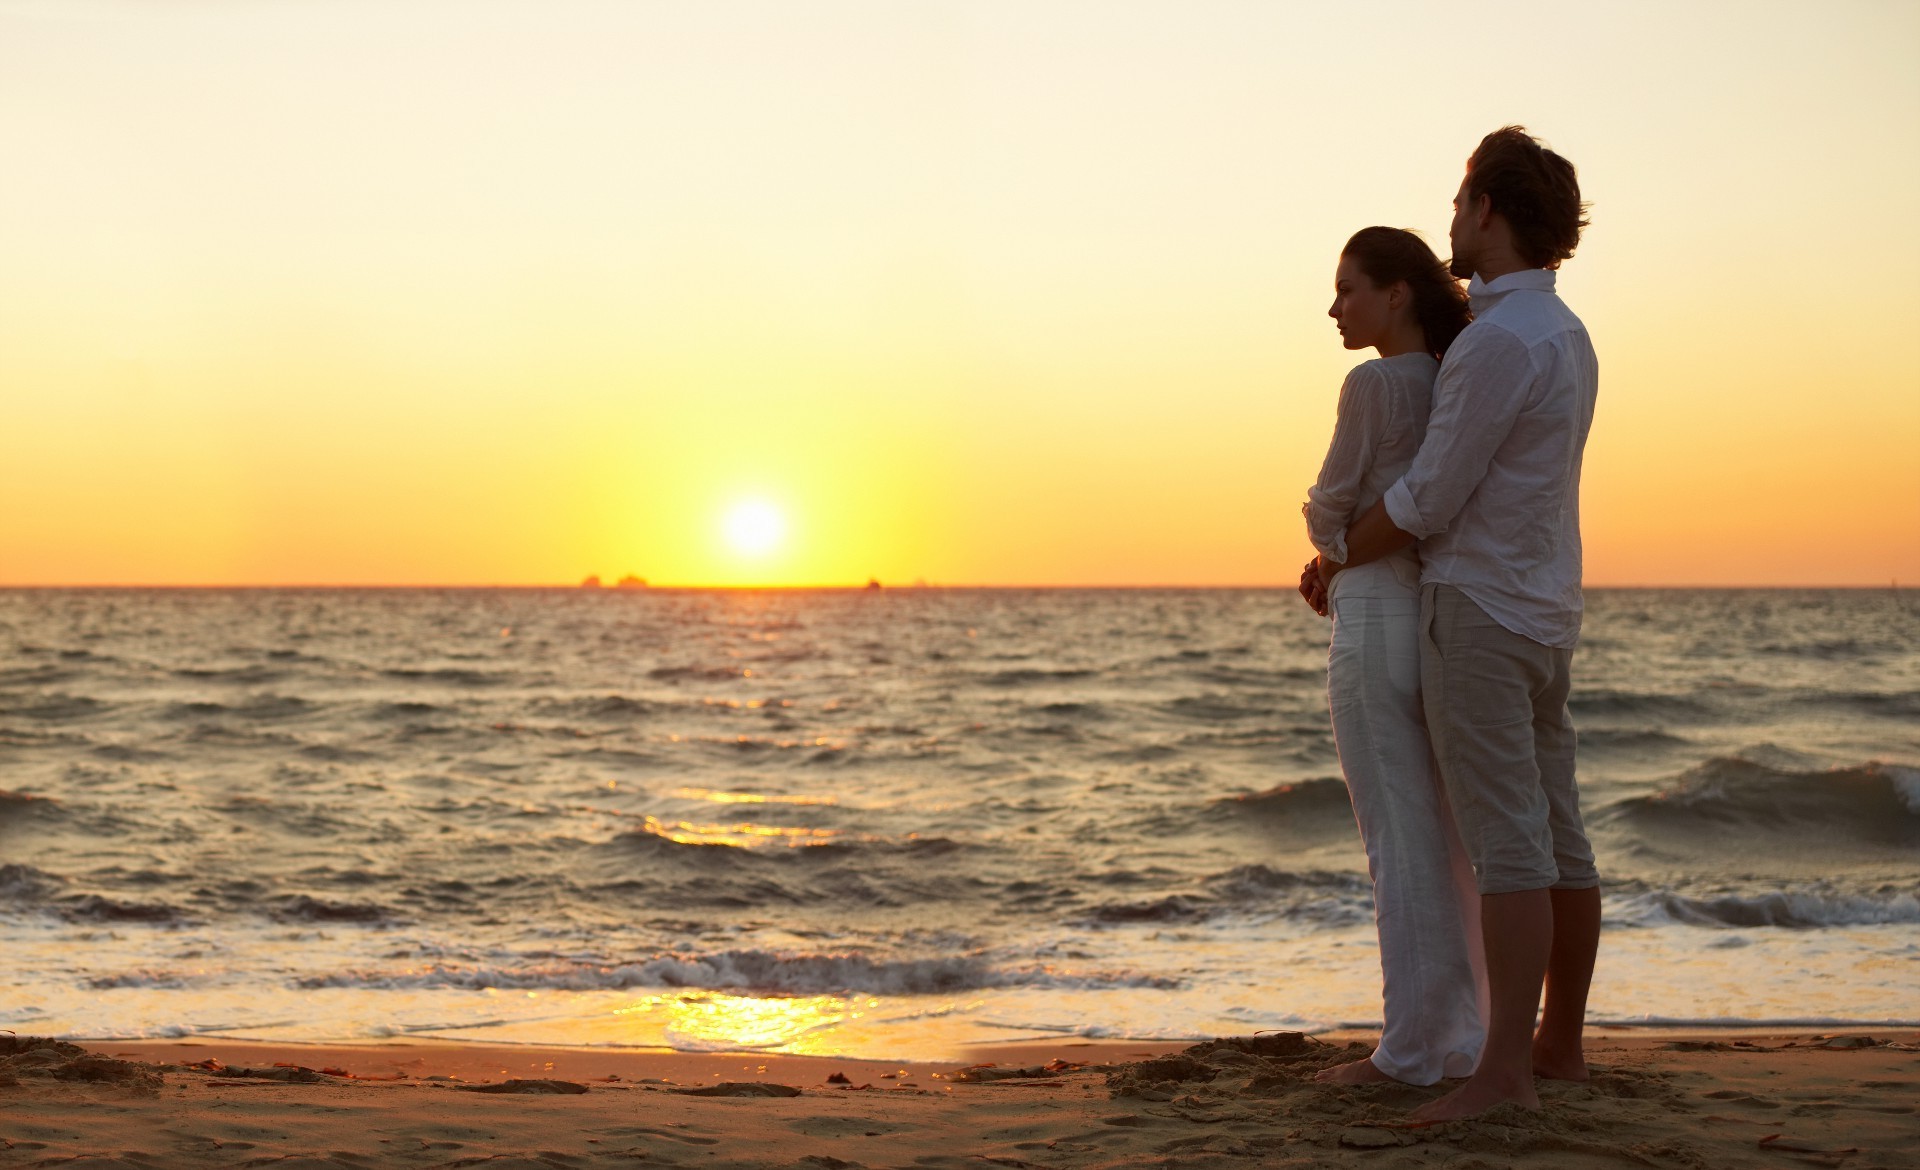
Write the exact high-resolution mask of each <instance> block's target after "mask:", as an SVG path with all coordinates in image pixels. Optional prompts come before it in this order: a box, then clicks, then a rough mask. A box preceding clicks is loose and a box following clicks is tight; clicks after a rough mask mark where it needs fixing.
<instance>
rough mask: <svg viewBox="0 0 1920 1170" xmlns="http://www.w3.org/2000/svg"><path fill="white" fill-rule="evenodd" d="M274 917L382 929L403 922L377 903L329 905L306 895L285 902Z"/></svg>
mask: <svg viewBox="0 0 1920 1170" xmlns="http://www.w3.org/2000/svg"><path fill="white" fill-rule="evenodd" d="M272 913H273V917H274V918H276V919H278V920H280V921H282V922H359V923H365V924H367V925H370V926H382V925H386V924H389V923H393V922H398V921H400V920H401V916H400V915H399V914H397V913H396V912H394V911H393V910H392V909H390V908H388V907H386V906H382V905H380V904H378V903H376V902H330V901H328V900H327V899H325V898H315V897H312V896H310V895H307V894H294V895H292V896H290V897H287V898H284V899H282V900H281V902H280V904H279V905H278V906H276V907H274V909H273V911H272Z"/></svg>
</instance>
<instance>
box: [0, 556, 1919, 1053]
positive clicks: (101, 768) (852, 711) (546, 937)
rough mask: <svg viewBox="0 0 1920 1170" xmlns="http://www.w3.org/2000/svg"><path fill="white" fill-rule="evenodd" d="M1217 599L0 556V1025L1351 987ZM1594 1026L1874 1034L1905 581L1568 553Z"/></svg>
mask: <svg viewBox="0 0 1920 1170" xmlns="http://www.w3.org/2000/svg"><path fill="white" fill-rule="evenodd" d="M1327 636H1328V627H1327V625H1326V624H1325V622H1324V621H1322V620H1321V619H1319V618H1317V617H1315V616H1314V615H1313V614H1312V613H1310V612H1309V611H1308V610H1307V609H1306V607H1305V606H1304V605H1303V604H1301V602H1300V600H1299V598H1298V597H1297V596H1295V595H1294V594H1292V593H1291V592H1290V591H1282V590H1221V589H1204V590H1202V589H1193V590H1181V589H1168V590H1145V589H1110V590H1072V589H1045V590H1019V589H982V590H966V589H887V590H880V591H865V590H854V591H832V590H822V591H695V590H685V591H683V590H660V589H652V590H634V591H613V590H606V591H587V590H578V589H551V590H534V589H524V590H514V589H467V590H460V589H446V590H436V589H393V590H375V589H355V590H327V589H314V590H300V589H261V590H197V589H196V590H185V589H182V590H165V589H159V590H137V589H127V590H114V589H97V590H94V589H88V590H51V589H49V590H33V589H15V590H0V955H4V956H5V958H4V961H3V962H0V1028H7V1029H12V1030H14V1031H16V1032H19V1033H22V1034H29V1033H31V1034H40V1035H56V1036H63V1037H68V1038H131V1037H189V1036H206V1035H218V1036H223V1037H247V1038H258V1039H262V1040H276V1041H353V1040H371V1039H376V1038H394V1037H409V1036H417V1037H432V1038H437V1039H450V1040H474V1041H481V1040H484V1041H490V1042H524V1043H542V1044H563V1045H614V1046H636V1047H656V1046H664V1047H670V1048H675V1049H681V1050H691V1051H700V1050H708V1051H713V1050H726V1051H734V1050H748V1051H751V1050H764V1051H777V1052H792V1053H815V1054H836V1055H847V1056H872V1057H879V1058H886V1059H905V1058H924V1059H936V1058H949V1057H952V1056H954V1055H956V1054H958V1053H959V1052H960V1050H961V1049H962V1048H963V1047H964V1046H966V1045H968V1044H972V1043H977V1042H1000V1041H1007V1040H1017V1039H1023V1038H1032V1037H1043V1036H1080V1037H1116V1038H1117V1037H1126V1038H1138V1039H1186V1038H1198V1037H1207V1036H1213V1035H1221V1034H1246V1033H1250V1032H1253V1031H1255V1030H1259V1029H1273V1028H1287V1029H1304V1030H1319V1029H1327V1028H1333V1027H1338V1026H1365V1025H1377V1024H1378V1022H1379V1013H1380V1006H1379V986H1380V977H1379V970H1378V955H1377V951H1376V949H1375V945H1374V940H1373V928H1372V918H1371V915H1372V906H1371V899H1370V896H1369V892H1368V885H1367V882H1366V880H1365V876H1364V873H1365V870H1364V865H1365V862H1364V856H1363V854H1362V852H1361V850H1360V846H1359V841H1358V837H1357V835H1356V832H1355V829H1354V825H1353V819H1352V814H1351V811H1350V810H1349V807H1348V804H1347V798H1346V793H1345V788H1344V786H1343V785H1342V783H1341V781H1340V779H1339V768H1338V764H1337V761H1336V758H1335V755H1334V749H1333V742H1332V736H1331V733H1330V730H1329V726H1328V721H1327V707H1326V697H1325V682H1326V676H1325V666H1326V648H1327ZM1574 670H1575V692H1574V696H1573V700H1572V707H1573V711H1574V717H1575V720H1576V723H1577V725H1578V727H1579V731H1580V737H1581V738H1580V775H1581V783H1582V789H1583V793H1584V808H1585V810H1586V814H1587V818H1588V822H1589V826H1590V828H1591V830H1592V832H1593V836H1594V840H1595V846H1596V849H1597V852H1598V854H1599V861H1600V866H1601V871H1602V874H1603V877H1604V880H1605V887H1604V888H1605V906H1606V929H1605V932H1604V935H1603V938H1602V940H1601V958H1600V965H1599V970H1598V974H1597V978H1596V982H1595V986H1594V993H1593V997H1592V1002H1591V1005H1590V1012H1591V1019H1592V1020H1594V1021H1595V1022H1599V1023H1638V1024H1674V1025H1680V1024H1685V1025H1722V1024H1724V1025H1736V1024H1747V1025H1768V1024H1788V1023H1791V1024H1795V1025H1814V1024H1819V1025H1825V1024H1886V1023H1892V1022H1899V1023H1902V1024H1907V1025H1913V1024H1917V1023H1920V597H1916V595H1915V594H1914V593H1913V592H1912V591H1905V592H1896V591H1894V590H1891V589H1881V590H1594V591H1590V592H1589V593H1588V597H1587V620H1586V629H1585V635H1584V639H1583V642H1582V644H1581V647H1580V650H1579V652H1578V655H1577V657H1576V659H1575V664H1574Z"/></svg>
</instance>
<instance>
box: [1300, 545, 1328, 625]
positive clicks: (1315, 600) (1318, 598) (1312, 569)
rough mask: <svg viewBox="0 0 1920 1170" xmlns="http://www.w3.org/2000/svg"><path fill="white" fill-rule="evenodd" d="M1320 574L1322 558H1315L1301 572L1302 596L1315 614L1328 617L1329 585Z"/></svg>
mask: <svg viewBox="0 0 1920 1170" xmlns="http://www.w3.org/2000/svg"><path fill="white" fill-rule="evenodd" d="M1320 574H1321V566H1320V558H1319V557H1315V558H1313V559H1312V560H1310V561H1308V562H1307V566H1306V568H1304V569H1302V570H1300V596H1302V597H1304V598H1306V599H1307V604H1308V605H1309V606H1311V607H1312V608H1313V612H1315V613H1317V614H1319V615H1320V616H1321V617H1326V616H1327V585H1326V582H1325V581H1324V580H1323V579H1322V578H1321V575H1320Z"/></svg>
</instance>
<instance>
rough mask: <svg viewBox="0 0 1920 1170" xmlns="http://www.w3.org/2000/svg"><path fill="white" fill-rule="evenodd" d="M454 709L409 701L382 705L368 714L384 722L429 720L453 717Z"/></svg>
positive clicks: (371, 717) (436, 704) (369, 716)
mask: <svg viewBox="0 0 1920 1170" xmlns="http://www.w3.org/2000/svg"><path fill="white" fill-rule="evenodd" d="M452 714H454V709H453V708H452V707H442V706H441V705H440V704H438V703H422V702H418V701H414V700H408V701H405V702H398V703H381V704H378V705H377V706H375V707H374V708H373V709H372V710H370V711H368V712H367V717H368V718H370V719H379V720H382V721H385V720H393V719H428V718H432V717H433V716H435V715H452Z"/></svg>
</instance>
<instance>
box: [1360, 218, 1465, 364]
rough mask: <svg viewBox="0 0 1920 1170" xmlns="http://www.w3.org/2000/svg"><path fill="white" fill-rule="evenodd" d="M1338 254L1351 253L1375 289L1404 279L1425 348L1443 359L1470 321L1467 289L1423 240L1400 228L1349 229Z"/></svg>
mask: <svg viewBox="0 0 1920 1170" xmlns="http://www.w3.org/2000/svg"><path fill="white" fill-rule="evenodd" d="M1340 254H1341V255H1342V256H1351V257H1352V258H1353V260H1354V262H1355V263H1357V264H1359V265H1360V271H1362V272H1364V273H1366V275H1367V279H1368V280H1370V281H1372V282H1373V287H1375V288H1385V287H1386V286H1387V285H1390V284H1397V283H1398V282H1400V281H1403V280H1404V281H1406V282H1407V287H1408V288H1409V289H1411V290H1413V316H1414V320H1416V321H1418V322H1419V323H1420V332H1421V333H1422V334H1423V335H1424V337H1425V342H1426V349H1427V352H1428V353H1430V354H1432V355H1433V356H1434V357H1436V358H1442V357H1445V356H1446V354H1447V347H1448V346H1449V345H1452V344H1453V339H1454V338H1456V337H1458V336H1460V331H1461V330H1462V329H1465V328H1466V327H1467V323H1468V322H1470V321H1472V320H1473V314H1472V313H1471V312H1469V311H1468V309H1467V293H1466V290H1465V289H1463V288H1461V287H1460V282H1459V281H1457V280H1455V279H1454V278H1453V275H1452V274H1451V273H1449V272H1448V271H1447V266H1446V264H1444V263H1442V262H1441V260H1440V258H1439V257H1438V256H1435V255H1434V254H1433V249H1432V248H1429V247H1427V242H1426V241H1425V240H1423V239H1421V238H1420V237H1419V236H1418V235H1417V234H1415V233H1413V232H1410V231H1408V230H1406V229H1405V228H1390V227H1370V228H1361V229H1360V230H1359V231H1357V232H1355V233H1353V238H1352V239H1350V240H1348V241H1347V246H1346V247H1345V248H1342V249H1341V250H1340Z"/></svg>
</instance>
